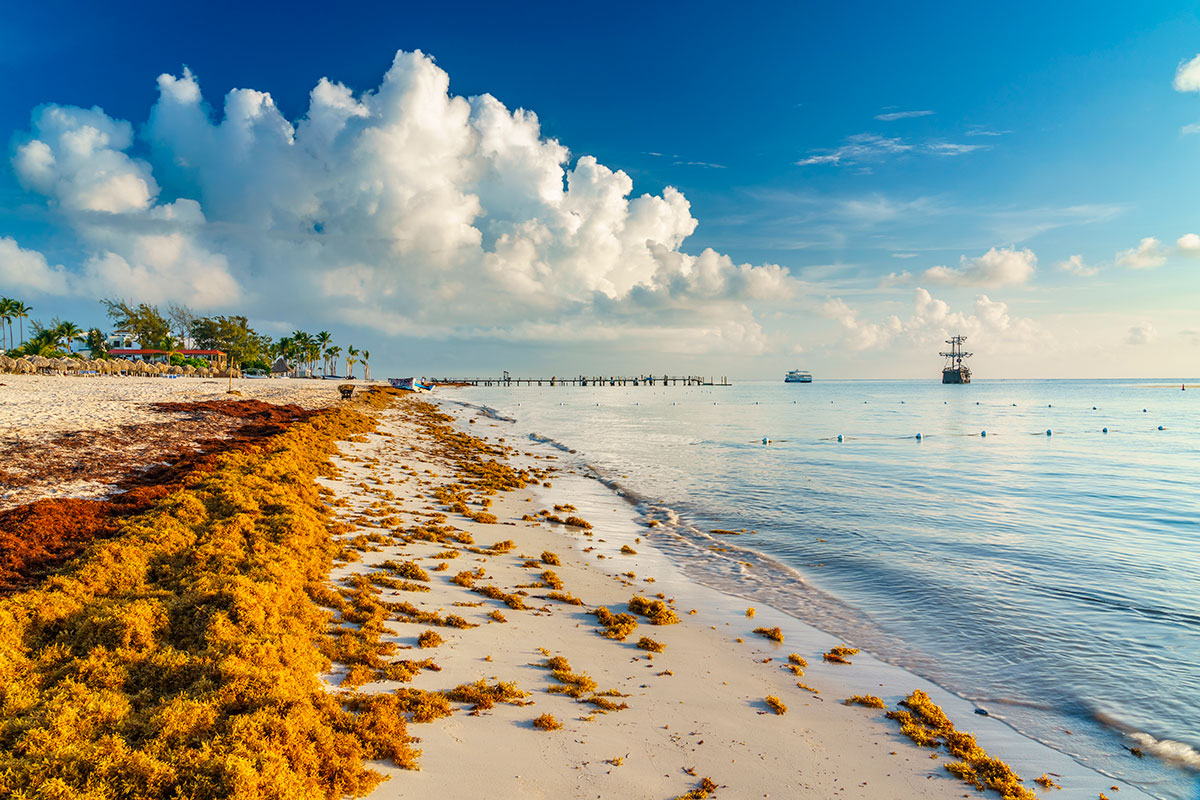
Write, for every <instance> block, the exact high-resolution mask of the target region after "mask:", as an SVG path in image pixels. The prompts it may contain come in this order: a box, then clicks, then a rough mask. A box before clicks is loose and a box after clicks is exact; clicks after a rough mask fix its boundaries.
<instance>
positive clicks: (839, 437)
mask: <svg viewBox="0 0 1200 800" xmlns="http://www.w3.org/2000/svg"><path fill="white" fill-rule="evenodd" d="M841 440H842V435H841V434H840V433H839V434H838V441H839V442H840V441H841Z"/></svg>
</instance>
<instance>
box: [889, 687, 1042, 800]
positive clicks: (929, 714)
mask: <svg viewBox="0 0 1200 800" xmlns="http://www.w3.org/2000/svg"><path fill="white" fill-rule="evenodd" d="M900 705H901V706H902V708H901V709H900V710H897V711H889V712H888V713H887V714H886V716H887V717H888V719H892V720H895V721H897V722H899V723H900V732H901V733H903V734H904V735H905V736H907V737H908V738H910V739H912V740H913V741H914V742H916V743H917V744H919V745H921V746H923V747H939V746H940V745H942V744H945V745H946V749H947V750H948V751H949V752H950V755H952V756H954V757H955V758H956V759H958V760H957V761H951V762H949V763H947V764H946V765H945V766H946V771H947V772H949V773H950V774H951V775H953V776H955V777H956V778H958V779H959V780H961V781H963V782H965V783H968V784H970V785H971V786H973V787H975V788H976V789H978V790H980V791H983V790H984V789H995V790H996V791H997V792H999V793H1000V796H1001V797H1002V798H1004V800H1035V798H1036V797H1037V795H1035V794H1034V793H1033V792H1032V791H1031V790H1030V789H1028V788H1027V787H1025V786H1023V785H1022V784H1021V777H1020V776H1019V775H1017V774H1016V773H1015V772H1013V770H1012V768H1011V767H1009V766H1008V765H1007V764H1005V763H1004V762H1003V761H1001V760H1000V759H998V758H993V757H991V756H990V755H988V753H987V751H986V750H984V749H983V748H982V747H980V746H979V745H978V744H977V743H976V741H975V737H974V736H972V735H971V734H969V733H966V732H964V731H960V730H957V729H955V727H954V723H952V722H951V721H950V718H949V717H947V716H946V712H944V711H943V710H942V709H941V707H940V706H938V705H937V704H935V703H934V702H933V700H932V699H930V697H929V695H928V694H926V693H925V692H923V691H921V690H920V689H916V690H915V691H913V693H912V694H910V695H909V696H908V697H906V698H905V699H903V700H901V701H900Z"/></svg>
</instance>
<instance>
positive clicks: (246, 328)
mask: <svg viewBox="0 0 1200 800" xmlns="http://www.w3.org/2000/svg"><path fill="white" fill-rule="evenodd" d="M191 338H192V340H193V341H194V342H195V344H196V347H197V348H198V349H200V350H220V351H222V352H224V353H225V354H226V355H228V356H229V362H230V363H231V364H236V365H238V366H239V367H242V368H245V367H246V365H247V364H250V363H254V362H256V361H261V360H263V359H264V358H265V357H267V356H268V355H269V354H270V348H271V340H270V339H266V338H264V337H263V336H261V335H259V334H258V333H257V332H256V331H255V330H254V328H251V327H250V321H249V320H248V319H246V318H245V317H242V316H228V317H196V318H194V319H193V320H192V322H191Z"/></svg>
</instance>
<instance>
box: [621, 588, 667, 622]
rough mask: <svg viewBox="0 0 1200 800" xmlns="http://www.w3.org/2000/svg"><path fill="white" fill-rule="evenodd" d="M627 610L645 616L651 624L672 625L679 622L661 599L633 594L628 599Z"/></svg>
mask: <svg viewBox="0 0 1200 800" xmlns="http://www.w3.org/2000/svg"><path fill="white" fill-rule="evenodd" d="M629 610H630V611H632V612H633V613H635V614H641V615H642V616H643V617H646V618H647V619H648V620H650V624H651V625H674V624H676V623H677V622H679V617H677V616H675V612H674V611H672V610H671V608H670V606H668V605H667V604H666V603H664V602H663V601H662V600H651V599H649V598H648V597H642V596H640V595H634V596H633V597H631V598H630V599H629Z"/></svg>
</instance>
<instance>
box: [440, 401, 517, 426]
mask: <svg viewBox="0 0 1200 800" xmlns="http://www.w3.org/2000/svg"><path fill="white" fill-rule="evenodd" d="M446 402H450V403H453V404H454V405H457V406H462V407H463V408H473V409H475V410H476V411H478V412H479V416H481V417H487V418H488V419H494V420H496V421H497V422H516V421H517V420H516V419H515V418H514V417H506V416H505V415H503V414H501V413H500V412H499V411H497V410H496V409H494V408H492V407H491V406H484V405H476V404H475V403H468V402H467V401H466V400H449V401H446Z"/></svg>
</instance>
